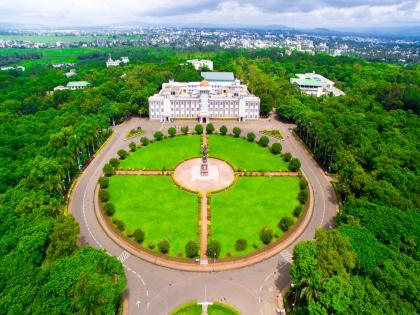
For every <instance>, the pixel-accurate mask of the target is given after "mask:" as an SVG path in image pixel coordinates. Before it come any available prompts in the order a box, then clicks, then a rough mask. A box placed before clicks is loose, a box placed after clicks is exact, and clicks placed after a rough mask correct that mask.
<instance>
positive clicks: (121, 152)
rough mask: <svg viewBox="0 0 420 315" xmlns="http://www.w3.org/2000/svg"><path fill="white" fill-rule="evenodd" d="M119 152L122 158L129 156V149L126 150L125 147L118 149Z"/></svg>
mask: <svg viewBox="0 0 420 315" xmlns="http://www.w3.org/2000/svg"><path fill="white" fill-rule="evenodd" d="M117 154H118V156H119V157H120V159H121V160H124V159H125V158H126V157H127V156H128V153H127V151H125V150H124V149H120V150H118V152H117Z"/></svg>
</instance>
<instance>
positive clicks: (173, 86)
mask: <svg viewBox="0 0 420 315" xmlns="http://www.w3.org/2000/svg"><path fill="white" fill-rule="evenodd" d="M201 76H202V77H204V80H203V81H201V82H173V81H169V83H164V84H162V89H161V90H160V92H159V93H157V94H155V95H153V96H151V97H149V116H150V119H153V120H160V121H162V122H164V121H171V120H172V119H183V118H184V119H185V118H186V119H198V120H199V121H200V122H201V123H208V122H209V121H210V120H211V119H238V120H239V121H245V120H255V119H258V118H259V112H260V98H259V97H257V96H255V95H253V94H251V93H250V92H249V91H248V88H247V86H246V85H245V84H241V82H240V81H239V80H235V78H234V75H233V73H231V72H202V73H201Z"/></svg>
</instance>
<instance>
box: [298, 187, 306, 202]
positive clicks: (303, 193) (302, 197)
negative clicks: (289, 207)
mask: <svg viewBox="0 0 420 315" xmlns="http://www.w3.org/2000/svg"><path fill="white" fill-rule="evenodd" d="M298 200H299V202H300V203H301V204H304V203H305V202H306V201H307V200H308V192H307V191H306V190H301V191H299V194H298Z"/></svg>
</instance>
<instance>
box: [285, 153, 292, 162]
mask: <svg viewBox="0 0 420 315" xmlns="http://www.w3.org/2000/svg"><path fill="white" fill-rule="evenodd" d="M291 159H292V155H291V154H290V153H289V152H286V153H285V154H283V160H284V161H286V162H289V161H290V160H291Z"/></svg>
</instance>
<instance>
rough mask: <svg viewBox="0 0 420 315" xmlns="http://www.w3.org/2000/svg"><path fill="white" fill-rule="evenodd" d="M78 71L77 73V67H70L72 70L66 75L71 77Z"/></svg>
mask: <svg viewBox="0 0 420 315" xmlns="http://www.w3.org/2000/svg"><path fill="white" fill-rule="evenodd" d="M76 74H77V73H76V69H70V71H69V72H66V73H65V74H64V75H65V76H66V77H67V78H70V77H72V76H74V75H76Z"/></svg>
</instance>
